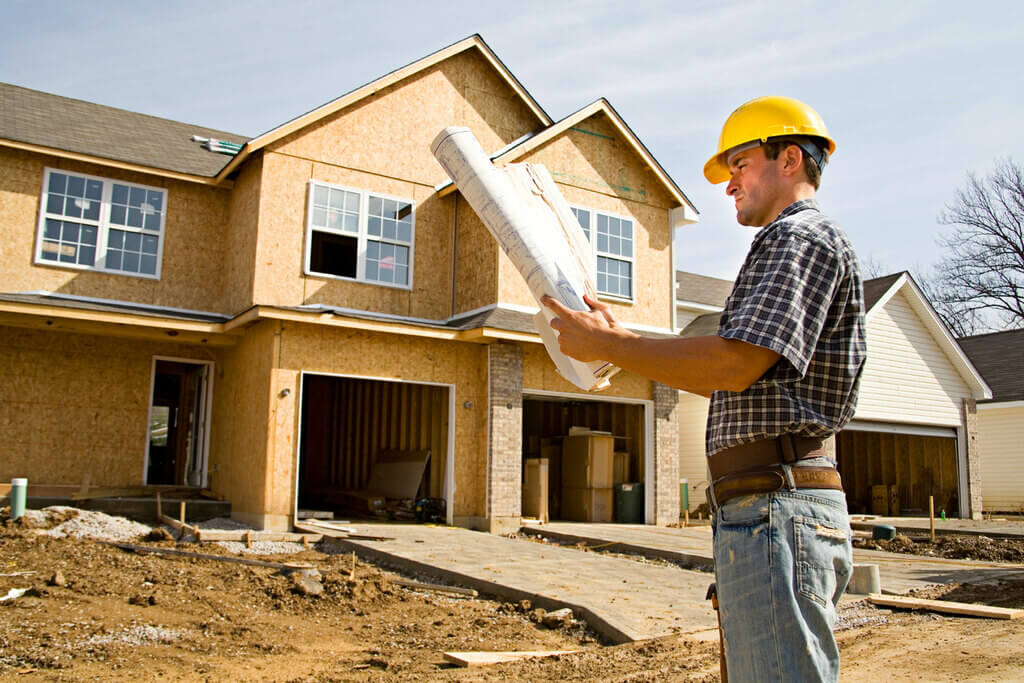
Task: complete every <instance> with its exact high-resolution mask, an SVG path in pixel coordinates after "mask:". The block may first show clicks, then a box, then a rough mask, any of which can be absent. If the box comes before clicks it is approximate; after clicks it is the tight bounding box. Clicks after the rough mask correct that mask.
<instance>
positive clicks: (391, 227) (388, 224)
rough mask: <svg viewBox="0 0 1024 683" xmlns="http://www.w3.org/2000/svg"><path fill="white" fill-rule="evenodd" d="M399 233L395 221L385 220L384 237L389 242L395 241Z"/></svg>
mask: <svg viewBox="0 0 1024 683" xmlns="http://www.w3.org/2000/svg"><path fill="white" fill-rule="evenodd" d="M396 234H397V231H396V230H395V222H394V221H393V220H388V219H385V220H384V237H386V238H387V239H389V240H393V239H395V235H396Z"/></svg>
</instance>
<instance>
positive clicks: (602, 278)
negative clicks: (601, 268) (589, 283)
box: [597, 273, 608, 293]
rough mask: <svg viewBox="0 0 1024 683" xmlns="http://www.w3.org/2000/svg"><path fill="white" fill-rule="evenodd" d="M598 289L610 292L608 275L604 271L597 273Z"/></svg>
mask: <svg viewBox="0 0 1024 683" xmlns="http://www.w3.org/2000/svg"><path fill="white" fill-rule="evenodd" d="M597 291H599V292H604V293H607V292H608V276H607V275H605V274H604V273H598V274H597Z"/></svg>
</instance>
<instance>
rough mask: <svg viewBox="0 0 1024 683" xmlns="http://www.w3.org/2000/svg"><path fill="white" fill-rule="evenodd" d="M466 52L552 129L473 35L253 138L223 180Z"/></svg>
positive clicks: (225, 171)
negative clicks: (476, 55)
mask: <svg viewBox="0 0 1024 683" xmlns="http://www.w3.org/2000/svg"><path fill="white" fill-rule="evenodd" d="M466 50H478V51H479V52H480V54H481V55H483V57H484V59H486V60H487V61H488V62H489V63H490V64H491V66H493V67H494V69H495V71H497V72H498V74H499V75H500V76H501V77H502V78H503V79H505V81H506V82H507V83H508V84H509V86H511V88H512V89H513V90H514V91H515V92H516V93H517V94H518V95H519V97H520V98H521V99H522V100H523V102H524V103H525V104H526V106H527V107H528V108H529V109H530V111H532V112H533V114H534V115H535V116H536V117H537V120H538V121H539V122H540V123H541V125H544V126H550V125H551V117H550V116H548V114H547V112H545V111H544V110H543V109H542V108H541V106H540V104H538V103H537V101H536V100H535V99H533V96H532V95H530V93H529V92H527V91H526V88H524V87H523V85H522V83H520V82H519V79H517V78H516V77H515V76H514V75H513V74H512V72H511V71H509V70H508V67H506V66H505V65H504V63H502V61H501V60H500V59H498V56H497V55H495V54H494V52H493V51H492V50H491V48H490V47H489V46H488V45H487V43H485V42H484V39H483V38H481V37H480V35H479V34H473V35H471V36H470V37H468V38H465V39H464V40H460V41H459V42H457V43H454V44H452V45H449V46H448V47H446V48H443V49H441V50H438V51H437V52H434V53H433V54H430V55H427V56H426V57H424V58H422V59H420V60H417V61H415V62H413V63H411V64H407V65H406V66H403V67H402V68H400V69H396V70H394V71H392V72H391V73H389V74H386V75H384V76H381V77H380V78H378V79H376V80H374V81H371V82H370V83H367V84H366V85H364V86H362V87H360V88H356V89H355V90H353V91H351V92H349V93H346V94H345V95H342V96H341V97H337V98H335V99H333V100H331V101H330V102H327V103H326V104H323V105H321V106H319V107H317V108H316V109H313V110H311V111H308V112H306V113H305V114H302V115H301V116H298V117H296V118H294V119H292V120H291V121H288V122H286V123H283V124H281V125H280V126H277V127H276V128H273V129H271V130H269V131H267V132H266V133H263V134H262V135H259V136H257V137H255V138H253V139H252V140H250V141H249V142H248V143H247V144H246V145H245V147H243V148H242V150H241V151H240V152H239V153H238V155H237V156H235V158H234V159H233V160H232V161H231V163H229V164H228V165H227V166H225V167H224V169H223V170H221V172H220V174H219V177H220V178H226V177H227V176H228V175H229V174H230V173H231V172H232V171H234V170H235V169H236V168H237V167H238V166H239V165H240V164H241V163H242V162H243V161H245V159H246V158H248V156H249V155H250V154H252V153H253V152H256V151H257V150H259V149H262V148H263V147H266V146H267V145H269V144H271V143H272V142H275V141H277V140H280V139H281V138H283V137H285V136H287V135H291V134H292V133H294V132H295V131H297V130H299V129H301V128H305V127H306V126H308V125H310V124H312V123H315V122H317V121H319V120H320V119H323V118H325V117H327V116H331V115H332V114H334V113H336V112H338V111H341V110H342V109H344V108H345V107H349V106H351V105H352V104H354V103H356V102H358V101H359V100H361V99H363V98H366V97H369V96H370V95H373V94H374V93H376V92H379V91H381V90H383V89H385V88H387V87H389V86H391V85H393V84H395V83H397V82H398V81H400V80H402V79H403V78H407V77H409V76H412V75H413V74H416V73H419V72H420V71H423V70H425V69H429V68H430V67H432V66H434V65H435V64H438V63H440V62H443V61H444V60H446V59H448V58H449V57H453V56H454V55H457V54H459V53H461V52H465V51H466Z"/></svg>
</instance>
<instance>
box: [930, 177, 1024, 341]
mask: <svg viewBox="0 0 1024 683" xmlns="http://www.w3.org/2000/svg"><path fill="white" fill-rule="evenodd" d="M939 222H940V223H942V224H944V225H952V226H955V228H954V230H953V232H952V233H951V234H949V235H947V236H943V237H941V238H939V245H940V246H943V247H945V248H946V249H947V250H948V253H947V255H946V256H945V257H944V258H943V259H942V260H941V261H940V262H939V264H938V266H937V268H936V270H935V271H934V273H933V274H931V275H930V276H927V277H925V278H924V283H925V284H923V285H922V286H923V287H924V288H925V293H926V294H927V295H928V296H929V298H930V300H931V302H932V305H933V306H935V309H936V311H937V312H938V314H939V315H940V317H942V319H943V321H944V322H946V324H947V325H948V326H949V327H950V328H951V330H952V331H953V332H954V333H955V334H957V336H962V335H963V334H976V333H978V332H984V331H987V330H988V329H1010V328H1016V327H1024V168H1022V167H1021V166H1019V165H1017V164H1015V163H1013V160H1011V159H1006V160H1002V161H999V162H997V163H996V168H995V171H993V173H992V174H991V175H989V176H988V177H987V178H984V179H979V178H978V177H977V176H975V175H974V174H973V173H972V174H969V175H968V181H967V186H966V187H965V188H963V189H961V190H959V191H958V192H957V193H956V198H955V200H954V201H953V202H951V203H950V204H947V205H946V208H945V210H944V211H943V212H942V213H941V214H940V215H939Z"/></svg>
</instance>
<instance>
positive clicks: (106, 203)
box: [35, 167, 168, 280]
mask: <svg viewBox="0 0 1024 683" xmlns="http://www.w3.org/2000/svg"><path fill="white" fill-rule="evenodd" d="M44 171H45V172H44V173H43V188H42V192H40V193H39V221H38V223H37V224H36V249H35V264H36V265H40V266H52V267H56V268H71V269H73V270H91V271H96V272H100V273H107V274H110V275H125V276H128V277H141V278H145V279H147V280H159V279H160V273H161V271H162V270H163V260H164V258H163V257H164V241H165V239H166V236H167V231H166V222H167V210H168V207H167V199H168V193H167V190H166V189H165V188H162V187H153V186H152V185H143V184H142V183H136V182H131V181H125V180H116V179H114V178H104V177H102V176H94V175H89V174H87V173H79V172H77V171H68V170H66V169H62V168H49V167H47V168H45V169H44ZM54 173H60V174H62V175H66V176H69V177H71V176H74V177H76V178H82V179H84V180H86V181H89V180H95V181H97V182H100V183H102V184H103V191H102V196H101V199H100V211H99V218H98V219H97V220H95V221H93V220H88V219H83V218H78V219H76V218H73V217H71V216H66V215H64V214H54V213H50V212H49V211H47V199H48V198H49V196H50V176H51V175H52V174H54ZM115 183H116V184H118V185H127V186H128V187H129V188H133V187H137V188H140V189H143V190H146V191H152V192H159V193H160V195H161V196H162V201H163V211H162V212H161V213H160V229H159V230H158V231H157V232H156V233H153V232H152V231H149V230H143V229H140V230H139V231H138V232H140V233H141V234H143V235H153V236H155V237H156V238H157V247H156V272H155V273H152V274H151V273H138V272H131V271H128V270H118V269H114V268H107V267H106V265H105V264H106V260H107V257H106V253H107V244H108V242H109V236H110V230H111V229H113V230H121V231H123V232H134V231H135V229H134V228H132V227H130V226H123V225H118V224H112V223H111V222H110V208H111V197H112V196H113V193H114V184H115ZM47 219H53V220H59V221H65V222H72V223H80V224H85V225H95V227H96V254H95V256H94V257H93V263H92V265H91V266H90V265H88V264H83V263H68V262H66V261H61V260H59V259H58V260H56V261H52V260H50V259H44V258H43V242H44V241H45V240H44V239H43V237H44V235H45V231H46V221H47Z"/></svg>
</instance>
